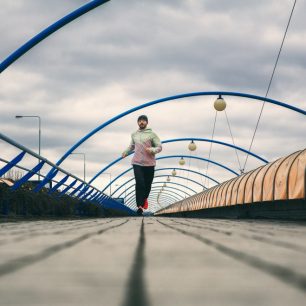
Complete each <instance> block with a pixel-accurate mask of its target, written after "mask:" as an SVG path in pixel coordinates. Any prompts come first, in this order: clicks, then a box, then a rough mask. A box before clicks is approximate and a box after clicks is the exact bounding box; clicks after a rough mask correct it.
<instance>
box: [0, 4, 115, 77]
mask: <svg viewBox="0 0 306 306" xmlns="http://www.w3.org/2000/svg"><path fill="white" fill-rule="evenodd" d="M109 1H110V0H93V1H91V2H89V3H86V4H85V5H83V6H81V7H79V8H78V9H76V10H74V11H72V12H71V13H69V14H68V15H66V16H64V17H63V18H61V19H59V20H58V21H56V22H55V23H53V24H51V25H50V26H48V27H47V28H46V29H44V30H43V31H41V32H40V33H38V34H37V35H36V36H34V37H33V38H31V39H30V40H29V41H27V42H26V43H25V44H24V45H22V46H21V47H19V48H18V49H17V50H16V51H14V52H13V53H12V54H11V55H9V56H8V57H7V58H6V59H5V60H4V61H3V62H2V63H0V73H2V72H3V71H4V70H5V69H6V68H8V67H9V66H10V65H11V64H13V63H14V62H15V61H16V60H17V59H19V58H20V57H21V56H22V55H24V54H25V53H27V52H28V51H29V50H30V49H32V48H33V47H34V46H36V45H37V44H39V43H40V42H41V41H42V40H44V39H45V38H47V37H48V36H50V35H51V34H53V33H54V32H56V31H57V30H59V29H61V28H62V27H64V26H65V25H66V24H68V23H70V22H71V21H73V20H75V19H77V18H79V17H81V16H82V15H84V14H86V13H88V12H89V11H91V10H93V9H95V8H97V7H98V6H100V5H102V4H104V3H106V2H109Z"/></svg>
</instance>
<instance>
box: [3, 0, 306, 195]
mask: <svg viewBox="0 0 306 306" xmlns="http://www.w3.org/2000/svg"><path fill="white" fill-rule="evenodd" d="M87 2H88V1H81V0H66V1H62V0H53V1H41V0H14V1H11V0H0V4H1V6H0V7H1V10H0V34H1V48H0V61H2V60H4V59H5V58H6V57H7V56H8V55H9V54H11V53H12V52H13V51H14V50H16V49H17V48H18V47H19V46H21V45H22V44H23V43H25V42H26V41H27V40H29V39H30V38H31V37H33V36H34V35H36V34H37V33H38V32H40V31H41V30H43V29H44V28H46V27H47V26H48V25H50V24H52V23H53V22H55V21H56V20H58V19H59V18H61V17H63V16H65V15H66V14H68V13H69V12H71V11H72V10H74V9H76V8H78V7H80V6H81V5H83V4H85V3H87ZM292 5H293V0H282V1H279V0H275V1H272V0H265V1H264V0H257V1H253V0H219V1H218V0H217V1H216V0H167V1H166V0H155V1H152V0H151V1H150V0H129V1H126V0H112V1H110V2H108V3H106V4H105V5H102V6H100V7H98V8H97V9H95V10H94V11H91V12H89V13H88V14H86V15H84V16H82V17H81V18H79V19H77V20H75V21H74V22H72V23H70V24H69V25H68V26H65V27H64V28H62V29H61V30H60V31H58V32H56V33H55V34H53V35H52V36H50V37H49V38H47V39H46V40H44V41H43V42H42V43H40V44H39V45H37V46H36V47H34V48H33V49H32V50H30V51H29V52H28V53H27V54H26V55H24V56H23V57H22V58H20V59H19V60H18V61H17V62H15V63H14V64H13V65H12V66H10V67H9V68H8V69H7V70H5V71H4V72H3V73H2V74H1V75H0V109H1V112H0V118H1V121H0V130H1V133H3V134H5V135H7V136H9V137H11V138H13V139H15V140H16V141H18V142H19V143H21V144H23V145H25V146H27V147H28V148H30V149H32V150H34V151H37V145H38V141H37V140H38V129H37V122H36V121H35V119H20V120H16V119H15V118H14V117H15V115H18V114H20V115H39V116H41V118H42V155H43V156H45V157H46V158H48V159H49V160H51V161H53V162H56V161H57V160H58V159H59V158H60V157H61V156H62V155H63V154H64V153H65V152H66V151H67V150H68V149H69V148H70V147H71V146H72V145H74V144H75V143H76V142H77V141H78V140H79V139H80V138H82V137H83V136H85V135H86V134H87V133H88V132H90V131H91V130H93V129H94V128H96V127H97V126H99V125H100V124H102V123H103V122H105V121H106V120H108V119H110V118H112V117H114V116H116V115H117V114H118V113H121V112H124V111H126V110H128V109H130V108H132V107H134V106H137V105H140V104H143V103H145V102H149V101H151V100H155V99H158V98H162V97H166V96H171V95H176V94H181V93H187V92H193V91H214V90H220V91H233V92H243V93H249V94H255V95H259V96H264V95H265V93H266V90H267V86H268V82H269V79H270V77H271V73H272V70H273V66H274V63H275V60H276V56H277V53H278V50H279V47H280V44H281V40H282V37H283V34H284V31H285V28H286V25H287V22H288V18H289V15H290V11H291V9H292ZM305 11H306V2H305V1H302V0H300V1H298V2H297V5H296V9H295V11H294V14H293V18H292V22H291V25H290V28H289V31H288V34H287V38H286V41H285V44H284V47H283V51H282V54H281V57H280V60H279V65H278V67H277V70H276V73H275V77H274V80H273V83H272V86H271V90H270V93H269V97H270V98H272V99H275V100H279V101H282V102H285V103H288V104H292V105H294V106H296V107H299V108H302V109H304V110H305V109H306V99H305V97H306V86H305V80H306V20H305ZM215 99H216V97H215V96H208V97H197V98H188V99H184V100H176V101H172V102H168V103H162V104H158V105H155V106H153V107H149V108H146V109H143V110H141V111H137V112H135V113H132V114H130V115H128V116H126V117H124V118H122V119H120V120H118V121H116V122H115V123H114V124H112V125H110V126H108V127H107V128H105V129H104V130H102V131H101V132H99V133H98V134H96V135H95V136H94V137H92V138H91V139H90V140H89V141H87V142H86V143H84V144H83V145H82V146H80V147H79V148H78V149H77V150H76V152H84V153H86V160H87V163H86V166H87V173H86V176H87V179H90V178H91V177H93V176H94V175H95V174H96V173H97V172H98V171H99V170H100V169H102V168H103V167H104V166H106V165H107V164H108V163H109V162H111V161H113V160H114V159H116V158H117V157H119V156H120V154H121V152H122V151H123V150H124V149H125V148H126V147H127V145H128V143H129V141H130V134H131V132H133V131H135V130H136V129H137V125H136V118H137V116H138V115H140V114H143V113H145V114H147V115H148V117H149V125H150V127H151V128H152V129H153V130H154V131H155V132H156V133H157V134H158V135H159V136H160V138H161V139H162V140H166V139H171V138H181V137H201V138H211V134H212V128H213V122H214V116H215V110H214V108H213V102H214V100H215ZM225 100H226V101H227V114H228V117H229V120H230V123H231V127H232V132H233V135H234V139H235V143H236V145H238V146H241V147H243V148H245V149H247V148H248V147H249V145H250V140H251V136H252V134H253V131H254V128H255V124H256V120H257V118H258V115H259V112H260V108H261V105H262V104H261V102H259V101H254V100H249V99H245V98H234V97H225ZM305 135H306V121H305V118H304V116H303V115H301V114H299V113H296V112H293V111H290V110H287V109H285V108H282V107H279V106H275V105H271V104H266V106H265V108H264V112H263V116H262V119H261V121H260V125H259V129H258V133H257V135H256V138H255V141H254V145H253V148H252V151H253V152H254V153H256V154H258V155H260V156H263V157H265V158H266V159H268V160H269V161H273V160H275V159H276V158H279V157H281V156H284V155H288V154H290V153H292V152H294V151H296V150H300V149H303V148H305V143H306V136H305ZM215 139H216V140H220V141H225V142H229V143H231V142H232V141H231V137H230V133H229V129H228V127H227V123H226V118H225V115H224V112H223V113H218V117H217V123H216V131H215ZM187 145H188V142H179V143H173V144H165V145H164V147H163V152H162V153H160V156H164V155H171V154H178V155H181V154H184V155H189V154H190V153H189V151H188V149H187ZM197 145H198V150H197V151H196V152H195V153H193V155H194V156H202V157H206V158H207V157H208V152H209V147H210V145H209V144H208V143H205V142H203V143H197ZM0 150H1V151H0V152H1V157H2V158H7V159H9V158H12V157H13V156H14V154H15V153H16V151H14V150H13V149H12V148H11V147H10V146H8V145H5V144H4V143H0ZM239 158H240V160H241V163H242V164H243V162H244V160H245V154H242V153H239ZM211 159H212V160H214V161H217V162H220V163H223V164H224V165H226V166H228V167H230V168H232V169H234V170H236V171H239V166H238V162H237V158H236V155H235V152H234V150H232V149H229V148H226V147H223V146H220V145H213V147H212V154H211ZM129 164H130V158H127V159H126V160H124V161H122V162H121V163H118V164H116V165H115V166H113V167H112V168H110V169H109V170H108V172H111V175H112V177H115V176H117V175H118V174H119V173H121V172H122V171H124V170H125V169H127V168H128V167H129ZM177 165H178V160H177V159H165V160H163V161H159V162H158V166H157V168H161V167H177ZM260 165H262V163H261V162H260V161H258V160H256V159H255V158H253V157H250V158H249V161H248V163H247V170H251V169H253V168H255V167H258V166H260ZM62 167H63V168H65V169H66V170H68V171H71V172H73V173H75V174H77V175H78V176H80V177H82V175H83V172H82V169H83V168H82V167H83V166H82V159H81V157H80V156H71V157H70V158H69V159H67V160H66V161H65V162H64V163H63V164H62ZM185 167H186V168H189V167H190V169H193V170H197V171H200V172H202V173H205V172H206V164H205V163H204V162H202V161H195V160H194V159H192V160H191V161H190V165H189V162H188V160H187V163H186V166H185ZM168 173H169V172H167V171H163V174H168ZM180 174H182V175H186V172H185V174H184V172H181V173H180ZM208 174H209V175H210V176H212V177H214V178H215V179H217V180H219V181H224V180H227V179H229V178H231V177H232V174H231V173H229V172H227V171H225V170H223V169H221V168H218V167H216V166H213V165H210V166H209V170H208ZM131 175H132V173H130V175H127V176H125V177H124V178H123V179H121V180H120V181H117V182H116V184H118V183H122V182H124V181H125V180H126V179H127V178H129V177H131ZM189 177H190V178H194V179H195V180H198V181H201V179H199V176H197V175H190V176H189ZM161 179H163V180H164V179H165V178H161ZM108 180H109V176H108V175H103V176H101V178H99V179H97V180H96V181H95V185H96V186H97V187H99V188H102V187H103V186H105V184H106V183H107V181H108ZM176 180H177V182H180V183H183V184H185V185H186V184H187V182H186V181H184V180H179V179H176ZM188 184H189V186H193V187H194V188H195V189H197V188H198V187H196V186H195V185H192V183H188ZM113 188H115V187H113ZM197 190H199V189H197Z"/></svg>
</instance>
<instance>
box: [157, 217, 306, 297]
mask: <svg viewBox="0 0 306 306" xmlns="http://www.w3.org/2000/svg"><path fill="white" fill-rule="evenodd" d="M157 222H159V223H160V224H162V225H164V226H165V227H168V228H171V229H173V230H175V231H177V232H179V233H181V234H183V235H186V236H189V237H192V238H195V239H197V240H198V241H201V242H202V243H204V244H206V245H208V246H210V247H212V248H214V249H216V250H217V251H219V252H221V253H223V254H224V255H227V256H229V257H232V258H234V259H236V260H238V261H240V262H243V263H245V264H247V265H249V266H251V267H254V268H256V269H258V270H261V271H263V272H265V273H268V274H270V275H273V276H275V277H276V278H278V279H279V280H281V281H283V282H285V283H287V284H289V285H290V286H292V287H295V288H298V289H301V290H302V291H304V292H305V291H306V277H305V275H303V274H300V273H298V272H295V271H293V270H291V269H290V268H289V267H283V266H280V265H278V264H274V263H273V262H269V261H265V260H263V259H261V258H259V257H256V254H255V255H249V254H247V253H244V252H243V251H240V250H236V249H233V248H230V247H227V246H225V245H223V244H221V243H219V242H217V241H215V240H211V239H208V238H206V237H203V236H201V235H200V234H197V233H193V232H189V231H186V230H183V229H181V228H177V227H175V226H172V225H169V224H167V223H164V222H162V221H160V220H157Z"/></svg>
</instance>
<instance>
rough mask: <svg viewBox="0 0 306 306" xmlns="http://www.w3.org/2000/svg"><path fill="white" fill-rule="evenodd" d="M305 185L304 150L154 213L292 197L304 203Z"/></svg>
mask: <svg viewBox="0 0 306 306" xmlns="http://www.w3.org/2000/svg"><path fill="white" fill-rule="evenodd" d="M305 186H306V149H304V150H301V151H298V152H294V153H292V154H290V155H289V156H286V157H282V158H280V159H278V160H276V161H274V162H271V163H269V164H267V165H265V166H261V167H259V168H257V169H254V170H252V171H250V172H248V173H245V174H243V175H241V176H239V177H235V178H233V179H231V180H229V181H226V182H223V183H221V184H219V185H217V186H214V187H212V188H210V189H208V190H205V191H203V192H201V193H198V194H196V195H193V196H191V197H189V198H187V199H184V200H182V201H179V202H176V203H174V204H172V205H170V206H168V207H165V208H163V209H161V210H159V211H157V212H156V213H155V215H163V214H175V213H178V212H189V211H198V210H203V209H211V208H220V207H230V206H237V205H238V206H239V205H251V204H256V203H262V204H265V203H269V204H271V203H276V202H277V203H280V202H284V201H285V202H286V201H287V202H288V201H293V200H295V201H296V200H298V202H301V203H302V202H304V203H306V202H305V196H306V195H305V188H306V187H305Z"/></svg>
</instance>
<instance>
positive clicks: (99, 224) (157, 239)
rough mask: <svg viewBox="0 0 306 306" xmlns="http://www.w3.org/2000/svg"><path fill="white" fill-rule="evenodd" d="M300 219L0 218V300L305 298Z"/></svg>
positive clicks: (232, 301) (267, 301)
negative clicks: (5, 220) (2, 220)
mask: <svg viewBox="0 0 306 306" xmlns="http://www.w3.org/2000/svg"><path fill="white" fill-rule="evenodd" d="M305 225H306V224H305V223H301V222H300V223H293V222H285V221H259V220H253V221H239V220H238V221H237V220H215V219H170V218H118V219H116V218H114V219H95V220H73V221H35V222H34V221H33V222H18V223H1V224H0V234H1V235H0V297H1V298H0V304H1V305H108V306H111V305H123V306H127V305H133V306H138V305H141V306H145V305H152V306H153V305H171V306H172V305H175V306H180V305H182V306H183V305H184V306H186V305H188V306H192V305H235V306H236V305H243V306H245V305H269V306H271V305H278V306H280V305H286V306H288V305H290V304H291V305H295V306H296V305H305V300H306V299H305V298H306V226H305Z"/></svg>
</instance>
